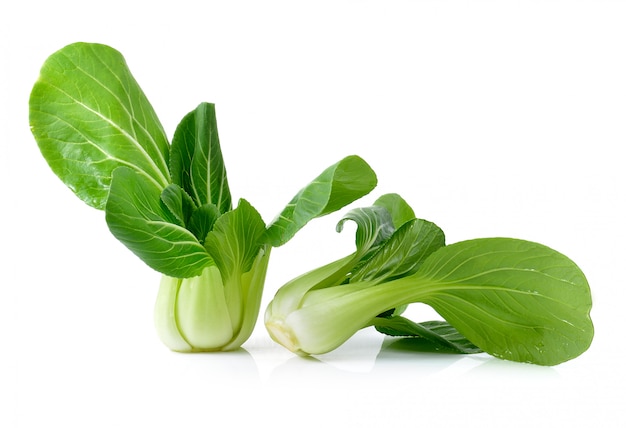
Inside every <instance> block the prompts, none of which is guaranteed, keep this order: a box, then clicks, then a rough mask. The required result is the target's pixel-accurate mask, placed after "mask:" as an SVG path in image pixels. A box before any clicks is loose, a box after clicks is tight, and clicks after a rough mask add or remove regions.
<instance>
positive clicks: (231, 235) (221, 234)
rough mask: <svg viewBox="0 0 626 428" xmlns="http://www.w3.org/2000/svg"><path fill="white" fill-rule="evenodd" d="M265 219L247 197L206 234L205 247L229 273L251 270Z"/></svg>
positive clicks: (220, 218)
mask: <svg viewBox="0 0 626 428" xmlns="http://www.w3.org/2000/svg"><path fill="white" fill-rule="evenodd" d="M264 233H265V223H264V222H263V219H262V218H261V215H260V214H259V213H258V212H257V211H256V210H255V209H254V207H252V205H250V204H249V203H248V202H247V201H246V200H245V199H240V200H239V205H238V206H237V208H235V209H234V210H232V211H229V212H227V213H225V214H222V215H221V216H220V217H219V218H218V219H217V221H216V222H215V225H214V226H213V230H212V231H211V232H210V233H209V234H208V235H207V237H206V240H205V247H206V249H207V251H208V252H209V254H211V256H212V258H213V259H214V260H215V264H216V265H217V267H218V268H219V269H220V271H221V272H222V276H223V277H224V282H227V281H228V279H229V276H235V275H241V274H242V273H244V272H248V271H249V270H250V269H251V267H252V264H253V263H254V260H255V258H256V257H257V255H258V253H259V249H260V248H261V245H262V237H263V235H264Z"/></svg>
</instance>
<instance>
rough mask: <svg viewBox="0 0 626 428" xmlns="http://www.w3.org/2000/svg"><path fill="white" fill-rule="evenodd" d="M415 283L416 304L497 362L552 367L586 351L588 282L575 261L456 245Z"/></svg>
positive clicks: (526, 246)
mask: <svg viewBox="0 0 626 428" xmlns="http://www.w3.org/2000/svg"><path fill="white" fill-rule="evenodd" d="M415 279H416V280H417V284H424V285H422V286H421V287H422V288H420V289H419V290H421V291H419V290H418V292H420V293H424V296H423V297H422V298H420V299H418V300H419V301H422V302H424V303H426V304H428V305H430V306H432V307H433V308H434V309H435V310H436V311H437V312H439V314H441V315H442V316H443V317H444V318H445V319H446V320H447V321H448V322H449V323H450V324H452V325H453V326H454V327H455V328H456V329H457V330H458V331H459V332H460V333H461V334H462V335H463V336H465V337H467V338H468V339H469V340H470V341H471V342H472V343H474V344H476V345H477V346H478V347H480V348H481V349H483V350H484V351H485V352H488V353H489V354H492V355H495V356H497V357H500V358H503V359H507V360H513V361H520V362H531V363H535V364H542V365H554V364H559V363H561V362H564V361H567V360H569V359H571V358H574V357H576V356H578V355H580V354H581V353H583V352H584V351H585V350H586V349H587V348H588V347H589V346H590V344H591V341H592V338H593V325H592V322H591V319H590V317H589V312H590V310H591V295H590V290H589V285H588V283H587V280H586V278H585V276H584V274H583V273H582V271H581V270H580V269H579V268H578V266H576V265H575V264H574V262H572V261H571V260H570V259H568V258H567V257H565V256H564V255H562V254H560V253H558V252H556V251H554V250H552V249H550V248H548V247H545V246H543V245H540V244H536V243H533V242H528V241H521V240H516V239H508V238H489V239H476V240H471V241H464V242H459V243H457V244H453V245H449V246H447V247H443V248H441V249H440V250H439V251H437V252H436V253H434V254H433V255H432V256H430V257H429V258H428V259H427V260H426V262H425V263H424V264H423V265H422V268H421V269H420V271H419V272H418V273H417V274H416V275H415V276H414V278H413V280H415ZM400 281H403V280H400ZM426 284H428V285H426ZM416 286H417V285H416Z"/></svg>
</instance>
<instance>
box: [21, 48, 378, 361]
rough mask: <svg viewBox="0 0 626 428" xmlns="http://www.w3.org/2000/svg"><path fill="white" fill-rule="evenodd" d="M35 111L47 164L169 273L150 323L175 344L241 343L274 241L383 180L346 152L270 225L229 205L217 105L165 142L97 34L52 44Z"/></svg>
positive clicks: (205, 106) (205, 347) (186, 121)
mask: <svg viewBox="0 0 626 428" xmlns="http://www.w3.org/2000/svg"><path fill="white" fill-rule="evenodd" d="M29 112H30V114H29V119H30V125H31V130H32V133H33V135H34V137H35V140H36V141H37V144H38V146H39V149H40V151H41V153H42V155H43V157H44V158H45V160H46V161H47V163H48V165H49V166H50V168H51V169H52V171H53V172H54V173H55V174H56V175H57V176H58V177H59V178H60V179H61V181H63V183H65V185H67V187H69V188H70V189H71V190H72V191H73V192H74V193H75V194H76V196H77V197H78V198H80V199H81V200H82V201H84V202H85V203H86V204H87V205H89V206H91V207H94V208H96V209H99V210H104V212H105V219H106V223H107V225H108V227H109V230H110V231H111V233H112V234H113V235H114V236H115V238H117V239H118V240H119V241H121V242H122V243H123V244H124V245H125V246H126V247H127V248H128V249H130V250H131V251H132V252H133V253H134V254H135V255H136V256H137V257H139V258H140V259H141V260H143V261H144V262H145V263H146V264H147V265H148V266H149V267H150V268H152V269H154V270H156V271H158V272H160V273H161V274H162V275H163V276H162V280H161V284H160V288H159V291H158V294H157V299H156V305H155V324H156V329H157V332H158V334H159V337H160V338H161V340H162V341H163V342H164V343H165V345H167V346H168V347H169V348H170V349H172V350H175V351H182V352H195V351H218V350H231V349H236V348H238V347H239V346H241V345H242V344H243V343H244V342H245V341H246V340H247V339H248V337H249V336H250V334H251V333H252V330H253V328H254V325H255V323H256V320H257V318H258V314H259V309H260V308H259V306H260V302H261V296H262V291H263V287H264V281H265V274H266V271H267V267H268V262H269V257H270V252H271V248H272V247H278V246H281V245H283V244H285V243H286V242H287V241H289V240H290V239H291V238H292V237H293V236H294V234H295V233H297V232H298V230H300V228H302V227H303V226H304V225H305V224H307V223H308V222H309V221H310V220H312V219H314V218H316V217H320V216H323V215H326V214H328V213H331V212H333V211H336V210H338V209H340V208H342V207H344V206H345V205H347V204H349V203H351V202H353V201H355V200H356V199H358V198H360V197H362V196H364V195H365V194H367V193H369V192H370V191H371V190H372V189H373V188H374V187H375V186H376V183H377V178H376V175H375V173H374V172H373V171H372V169H371V168H370V167H369V165H368V164H367V163H366V162H365V161H364V160H363V159H361V158H359V157H358V156H348V157H345V158H343V159H341V160H340V161H339V162H337V163H335V164H333V165H331V166H330V167H328V168H327V169H325V170H324V171H323V172H322V173H321V174H320V175H319V176H318V177H317V178H315V179H314V180H313V181H312V182H311V183H310V184H308V185H307V186H305V187H304V188H302V190H300V192H298V193H297V194H296V195H295V196H294V197H293V199H292V200H291V201H290V202H289V203H288V205H287V206H286V208H285V209H284V210H283V211H282V212H281V213H280V214H279V215H278V216H277V217H276V219H275V220H274V221H272V222H271V223H270V224H267V225H266V224H265V222H264V221H263V219H262V218H261V215H260V214H259V213H258V212H257V210H256V209H255V208H254V207H253V206H252V205H251V204H250V203H249V202H248V201H247V200H245V199H239V200H238V202H237V204H236V206H235V207H233V201H232V199H231V193H230V188H229V185H228V180H227V175H226V168H225V165H224V160H223V158H222V152H221V149H220V143H219V138H218V132H217V123H216V114H215V106H214V105H213V104H209V103H201V104H199V105H198V106H197V107H196V108H195V109H194V110H193V111H191V112H189V113H188V114H187V115H185V117H184V118H183V119H182V120H181V122H180V124H179V125H178V126H177V128H176V130H175V132H174V135H173V138H172V141H171V143H170V141H169V140H168V137H167V136H166V133H165V131H164V130H163V127H162V125H161V123H160V121H159V119H158V118H157V115H156V113H155V111H154V109H153V107H152V106H151V104H150V103H149V101H148V99H147V97H146V95H145V94H144V92H143V91H142V90H141V88H140V87H139V85H138V83H137V82H136V80H135V79H134V77H133V75H132V74H131V72H130V70H129V68H128V66H127V64H126V61H125V59H124V58H123V56H122V55H121V54H120V53H119V52H118V51H116V50H115V49H113V48H111V47H109V46H106V45H102V44H93V43H74V44H71V45H68V46H66V47H64V48H62V49H61V50H59V51H57V52H55V53H53V54H52V55H51V56H50V57H49V58H48V59H47V60H46V61H45V63H44V64H43V67H42V69H41V73H40V76H39V79H38V80H37V82H36V83H35V85H34V87H33V89H32V92H31V96H30V101H29Z"/></svg>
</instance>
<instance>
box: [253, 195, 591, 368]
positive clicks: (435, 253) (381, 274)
mask: <svg viewBox="0 0 626 428" xmlns="http://www.w3.org/2000/svg"><path fill="white" fill-rule="evenodd" d="M346 221H353V222H355V223H356V224H357V230H356V250H355V251H354V253H352V254H349V255H347V256H346V257H344V258H341V259H339V260H336V261H333V262H331V263H329V264H327V265H325V266H322V267H319V268H316V269H313V270H312V271H310V272H308V273H306V274H304V275H301V276H299V277H297V278H295V279H293V280H292V281H290V282H288V283H287V284H285V285H284V286H282V287H281V288H280V289H279V290H278V291H277V293H276V295H275V296H274V298H273V300H272V301H271V302H270V304H269V305H268V307H267V310H266V313H265V325H266V328H267V330H268V332H269V333H270V335H271V337H272V338H273V339H274V340H275V341H276V342H278V343H280V344H282V345H283V346H284V347H286V348H287V349H289V350H291V351H293V352H295V353H297V354H300V355H309V354H323V353H326V352H329V351H332V350H334V349H335V348H337V347H338V346H340V345H341V344H343V343H344V342H345V341H346V340H348V339H349V338H350V337H351V336H352V335H353V334H355V333H356V332H357V331H358V330H360V329H362V328H365V327H371V326H374V327H375V328H376V329H377V330H379V331H380V332H382V333H385V334H388V335H392V336H401V337H415V338H420V339H422V340H427V341H429V342H430V343H432V344H434V345H435V348H436V349H439V350H442V351H453V352H459V353H475V352H481V351H484V352H487V353H489V354H491V355H493V356H496V357H498V358H502V359H506V360H511V361H517V362H528V363H534V364H539V365H555V364H559V363H562V362H564V361H567V360H570V359H572V358H575V357H577V356H579V355H580V354H582V353H583V352H585V350H587V348H588V347H589V346H590V344H591V341H592V338H593V331H594V330H593V325H592V323H591V319H590V316H589V312H590V310H591V294H590V290H589V285H588V284H587V280H586V278H585V276H584V275H583V273H582V271H581V270H580V269H579V268H578V266H577V265H576V264H574V262H572V261H571V260H570V259H568V258H567V257H565V256H564V255H562V254H560V253H558V252H557V251H555V250H552V249H550V248H548V247H546V246H544V245H541V244H537V243H534V242H528V241H523V240H519V239H511V238H485V239H474V240H468V241H463V242H458V243H455V244H451V245H447V246H446V245H445V242H444V241H445V238H444V233H443V232H442V230H441V229H440V228H439V227H438V226H437V225H435V224H434V223H431V222H429V221H426V220H422V219H417V218H415V215H414V213H413V210H412V208H411V207H410V206H409V205H408V204H407V203H406V202H405V201H404V199H402V198H401V197H400V196H399V195H397V194H387V195H384V196H382V197H380V198H379V199H378V200H377V201H376V202H375V203H374V205H373V206H370V207H365V208H357V209H354V210H351V211H349V212H348V213H347V214H346V216H345V217H344V218H343V219H342V220H341V221H340V222H339V223H338V225H337V230H338V231H341V230H342V229H343V225H344V223H345V222H346ZM418 302H420V303H425V304H427V305H429V306H431V307H432V308H433V309H434V310H435V311H437V312H438V313H439V315H441V316H442V317H443V318H444V320H445V321H442V320H435V321H428V322H425V323H416V322H413V321H411V320H408V319H407V318H405V317H403V316H402V313H403V311H404V310H405V309H406V307H407V305H409V304H411V303H418Z"/></svg>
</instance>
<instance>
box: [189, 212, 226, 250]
mask: <svg viewBox="0 0 626 428" xmlns="http://www.w3.org/2000/svg"><path fill="white" fill-rule="evenodd" d="M219 216H220V212H219V210H218V209H217V207H216V206H215V205H213V204H204V205H202V206H201V207H198V208H197V209H196V210H194V212H193V214H192V215H191V218H190V219H189V224H188V225H187V229H189V230H190V231H191V232H192V233H193V234H194V235H195V236H196V238H198V241H199V242H200V243H201V244H204V241H205V239H206V236H207V235H208V234H209V232H210V231H211V230H213V225H214V224H215V221H216V220H217V218H218V217H219Z"/></svg>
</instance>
